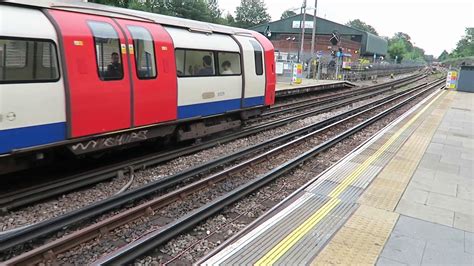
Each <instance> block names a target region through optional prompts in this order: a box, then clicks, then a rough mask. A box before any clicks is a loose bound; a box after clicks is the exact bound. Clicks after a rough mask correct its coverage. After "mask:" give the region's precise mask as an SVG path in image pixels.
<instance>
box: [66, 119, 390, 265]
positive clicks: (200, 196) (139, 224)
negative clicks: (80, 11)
mask: <svg viewBox="0 0 474 266" xmlns="http://www.w3.org/2000/svg"><path fill="white" fill-rule="evenodd" d="M372 113H374V112H372ZM366 116H367V115H364V117H366ZM394 117H396V116H394ZM394 117H389V118H388V119H385V120H384V124H382V125H379V126H378V127H374V128H373V129H372V130H373V131H371V130H370V129H369V132H366V133H365V134H361V136H358V135H359V134H358V135H355V136H354V137H353V138H351V141H352V142H349V144H346V145H349V146H350V147H352V146H351V145H353V144H354V143H360V142H362V141H363V140H365V139H366V138H368V137H369V136H371V135H372V133H374V132H376V131H378V130H379V129H380V128H381V127H383V126H384V125H385V124H386V123H388V122H390V121H391V119H393V118H394ZM362 120H364V119H362V118H358V119H355V120H351V121H350V122H349V123H345V124H344V125H340V126H338V128H336V129H331V130H327V131H325V132H324V133H323V134H320V135H318V136H315V137H313V138H312V139H311V140H310V141H305V142H303V143H301V144H300V145H299V146H298V147H297V148H292V149H291V150H289V151H286V152H284V153H282V154H279V155H277V156H274V157H272V160H271V161H266V162H265V163H260V164H259V167H253V168H249V169H246V170H244V171H241V172H238V173H235V174H233V175H232V178H231V179H229V180H225V181H221V182H219V183H216V184H214V185H213V187H212V188H205V189H203V190H201V191H200V192H198V193H193V194H192V195H189V196H187V197H185V198H183V199H181V200H179V201H177V202H175V203H173V204H171V205H168V206H166V207H165V208H163V209H160V210H159V212H158V213H156V214H155V215H152V216H150V217H148V218H142V219H139V220H136V221H133V222H131V223H129V224H127V225H125V226H122V227H119V228H117V229H115V230H113V231H112V232H109V233H108V234H106V235H103V236H101V237H99V238H96V239H94V240H92V241H90V242H88V243H84V244H82V245H80V246H78V247H76V248H74V249H73V250H70V251H68V252H67V253H64V254H60V255H59V256H58V260H59V262H60V263H65V264H68V263H74V264H89V263H91V262H93V261H94V260H96V259H97V258H98V257H100V256H101V255H103V254H106V253H108V252H110V251H112V250H114V249H116V248H118V247H120V246H122V245H124V244H126V243H129V242H131V241H134V240H136V239H138V238H139V237H140V236H142V235H144V234H146V233H147V232H150V231H153V230H156V229H157V228H159V227H162V226H163V225H164V224H166V223H167V222H169V221H172V220H174V219H177V218H178V217H181V216H182V215H184V214H186V213H188V212H189V211H191V210H193V209H195V208H198V207H200V206H202V205H204V204H206V203H207V202H209V201H211V200H213V199H215V198H216V197H218V196H220V195H222V194H223V193H225V192H228V191H230V190H232V189H235V188H236V187H238V186H239V185H242V184H243V183H246V182H248V180H250V179H252V178H254V177H255V176H258V175H260V174H263V173H265V172H267V171H268V170H270V169H272V168H274V167H275V166H278V165H279V164H281V163H283V162H285V161H287V160H288V158H293V157H295V156H297V155H298V154H301V153H302V152H303V151H305V150H308V149H310V148H312V147H313V146H314V145H315V144H316V143H321V142H322V141H324V140H326V139H328V138H329V137H332V136H334V135H336V134H338V133H340V132H342V131H343V130H346V129H347V128H349V127H352V126H354V125H355V124H357V123H359V122H361V121H362ZM338 146H340V144H339V145H338ZM336 148H337V147H336ZM341 150H342V151H343V152H342V153H341V152H340V151H341ZM338 151H339V153H336V154H332V155H334V157H327V154H326V153H325V154H324V155H322V156H318V157H317V158H316V159H314V160H311V162H310V163H309V164H306V166H305V167H304V168H303V170H301V169H300V170H296V171H294V173H295V175H296V176H297V180H290V181H289V182H290V183H294V184H287V183H288V181H287V182H284V184H281V186H279V187H280V188H285V190H286V188H287V187H288V186H290V187H291V188H292V189H290V190H288V192H290V193H291V191H293V190H294V189H296V188H297V187H299V186H300V185H302V184H304V182H303V183H300V182H301V181H302V180H306V181H307V180H309V179H310V178H311V177H312V176H314V174H315V172H316V173H317V172H319V171H322V170H324V169H326V168H327V167H328V166H330V165H331V164H333V163H334V162H335V161H336V160H337V158H338V157H341V156H343V155H344V154H346V153H347V152H348V151H350V150H347V147H344V148H342V149H341V147H339V148H338ZM329 153H331V152H329ZM320 157H322V158H320ZM314 163H316V164H315V165H314ZM311 164H313V165H311ZM308 166H309V167H310V169H311V171H307V169H308ZM313 168H314V169H313ZM305 169H306V171H305ZM285 178H287V177H285ZM289 178H292V177H289ZM293 181H295V182H293ZM296 181H298V182H296ZM278 182H280V181H277V182H276V183H278ZM295 184H298V185H297V186H296V187H293V186H294V185H295ZM270 187H272V185H270ZM262 191H265V189H263V190H262ZM257 195H259V193H257ZM284 195H287V194H284ZM282 196H283V194H282V195H278V196H277V198H278V199H277V200H276V199H275V197H273V198H272V197H267V198H268V199H270V200H271V202H272V204H276V202H278V201H280V200H282V199H283V197H284V196H283V197H282ZM244 202H245V200H244ZM272 204H269V202H266V203H264V204H263V205H264V206H267V207H268V206H271V205H272ZM237 206H239V203H238V204H237ZM243 206H244V208H248V207H250V209H247V210H250V212H249V213H246V217H244V218H246V219H245V220H247V221H250V220H252V219H253V218H255V217H257V216H259V215H260V214H261V213H262V212H263V211H264V210H265V209H264V208H261V206H258V205H256V204H254V203H252V202H249V203H248V204H247V203H245V204H243ZM233 212H235V211H233ZM237 213H239V212H237ZM221 216H222V215H221ZM249 218H250V219H249ZM217 219H218V221H219V220H221V221H227V220H228V219H232V217H227V218H226V217H225V216H223V217H219V216H218V218H217ZM210 221H212V219H211V220H210ZM213 225H215V224H213V223H211V226H213ZM199 228H200V227H198V228H197V229H195V231H194V232H193V234H188V237H191V238H192V237H193V235H194V236H198V235H199V233H200V232H201V233H202V232H205V234H207V233H210V232H211V228H216V227H209V229H208V230H205V231H203V230H201V229H199ZM202 228H204V229H205V227H202ZM233 232H235V229H234V230H232V229H229V230H227V231H225V232H224V238H225V235H232V234H233ZM222 240H223V239H222ZM176 241H178V242H179V239H178V240H176ZM220 241H221V240H217V242H220ZM186 242H187V241H184V242H183V243H186ZM217 242H216V244H218V243H217ZM169 245H171V246H170V247H171V248H170V251H171V253H178V252H179V251H180V250H182V249H180V248H174V247H176V246H177V245H174V246H173V244H169ZM183 245H184V244H183ZM167 246H168V245H167ZM178 246H179V245H178ZM196 247H197V251H199V252H202V251H203V248H202V246H201V245H200V244H199V245H197V246H196ZM207 247H210V245H207ZM211 247H212V245H211ZM164 248H165V250H161V252H163V253H168V252H166V247H164ZM204 250H205V249H204ZM188 255H189V256H191V257H188V258H186V261H187V262H188V263H190V262H191V261H193V260H195V258H194V257H192V255H191V253H190V254H188ZM159 256H160V255H159ZM159 258H160V260H163V256H161V257H159ZM142 262H147V263H150V262H152V259H151V257H150V258H148V259H145V260H144V261H142Z"/></svg>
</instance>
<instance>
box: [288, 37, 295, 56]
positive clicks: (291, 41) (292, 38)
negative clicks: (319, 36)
mask: <svg viewBox="0 0 474 266" xmlns="http://www.w3.org/2000/svg"><path fill="white" fill-rule="evenodd" d="M286 40H287V41H289V42H290V45H289V46H288V57H289V56H290V55H291V44H293V41H294V40H296V37H295V36H293V37H291V36H290V37H287V38H286Z"/></svg>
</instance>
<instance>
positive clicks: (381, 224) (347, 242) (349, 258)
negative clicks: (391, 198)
mask: <svg viewBox="0 0 474 266" xmlns="http://www.w3.org/2000/svg"><path fill="white" fill-rule="evenodd" d="M397 219H398V214H396V213H393V212H388V211H384V210H380V209H376V208H372V207H368V206H360V207H359V208H358V209H357V210H356V212H355V213H354V215H353V216H352V217H351V218H349V220H348V221H347V223H346V224H345V225H344V226H343V227H342V228H341V229H340V230H339V231H338V232H337V233H336V235H335V236H334V238H333V239H332V240H331V241H330V242H329V244H327V246H326V247H325V248H324V249H323V250H322V251H321V253H319V255H318V256H317V257H316V258H315V259H314V260H313V262H312V265H327V264H343V265H354V264H367V265H369V264H370V265H373V264H375V262H376V261H377V258H378V256H379V254H380V252H381V251H382V248H383V246H384V245H385V242H386V240H387V238H388V237H389V236H390V233H391V231H392V229H393V226H394V225H395V223H396V221H397Z"/></svg>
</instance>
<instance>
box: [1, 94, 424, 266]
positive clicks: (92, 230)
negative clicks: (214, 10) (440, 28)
mask: <svg viewBox="0 0 474 266" xmlns="http://www.w3.org/2000/svg"><path fill="white" fill-rule="evenodd" d="M423 86H424V85H421V86H416V87H414V88H412V89H410V90H408V91H404V92H399V93H396V94H394V95H390V96H388V97H385V98H384V99H379V100H377V101H374V102H372V103H370V104H366V105H364V106H361V107H358V108H355V109H353V110H351V111H348V112H346V113H343V114H340V115H338V116H336V117H333V118H330V119H328V120H325V121H322V122H319V123H316V124H314V125H309V126H307V127H305V128H302V129H298V130H295V131H293V132H290V133H288V134H285V135H282V136H279V137H276V138H274V139H271V140H268V141H267V142H266V143H263V144H260V145H266V146H270V145H274V144H275V143H281V142H286V141H288V140H291V139H293V140H291V141H289V142H286V143H285V144H283V145H281V146H279V147H277V148H274V149H272V150H270V151H267V152H265V153H263V154H261V155H257V156H255V157H254V158H252V159H249V160H246V161H244V162H242V163H239V164H238V165H235V166H232V167H230V168H228V169H225V170H223V171H221V172H219V173H216V174H213V175H211V176H209V177H206V178H203V179H201V180H199V181H197V182H194V183H192V184H189V185H187V186H185V187H182V188H180V189H178V190H175V191H173V192H170V193H168V194H166V195H163V196H160V197H158V198H155V199H153V200H151V201H149V202H146V203H144V204H141V205H139V206H136V207H134V208H132V209H129V210H126V211H124V212H122V213H120V214H117V215H115V216H112V217H110V218H108V219H105V220H103V221H100V222H98V223H96V224H93V225H91V226H88V227H86V228H83V229H81V230H79V231H77V232H74V233H72V234H71V235H68V236H65V237H63V238H60V239H57V240H55V241H52V242H50V243H48V244H46V245H44V246H41V247H39V248H36V249H34V250H31V251H29V252H26V253H24V254H22V255H20V256H18V257H15V258H13V259H12V260H10V261H8V263H7V264H11V265H15V264H35V263H38V262H40V261H41V259H42V258H43V257H44V256H45V254H46V253H49V254H50V256H52V254H58V253H61V252H64V251H65V250H67V249H68V248H70V247H73V246H74V245H78V244H80V243H82V242H84V241H87V240H90V239H92V238H94V237H95V236H97V235H98V234H102V233H105V232H106V231H110V230H113V229H115V228H116V227H118V226H121V225H123V224H125V223H127V222H130V221H132V220H135V219H137V218H139V217H141V216H143V215H147V214H150V213H153V211H154V210H155V209H157V208H159V207H162V206H164V205H166V204H169V203H170V202H173V201H175V200H176V199H178V198H180V197H183V196H186V195H188V194H190V193H192V192H193V191H195V190H197V189H200V188H202V187H205V186H206V185H208V184H209V183H216V182H219V181H220V180H222V179H225V178H227V177H229V176H230V174H231V173H232V172H234V171H237V170H240V169H242V168H243V167H247V166H249V165H254V164H255V163H256V161H258V160H262V159H263V158H266V157H268V156H270V155H271V154H273V153H275V152H279V151H282V150H284V149H285V148H288V147H289V146H290V145H293V144H295V143H299V142H301V141H304V140H305V139H307V138H309V137H312V136H314V135H315V134H317V133H319V132H321V131H324V130H327V129H328V128H329V127H333V126H335V125H338V124H341V123H343V122H344V121H346V120H348V119H352V118H354V117H356V116H360V115H362V114H364V113H367V112H370V111H373V110H376V109H377V108H379V107H380V106H381V105H384V104H387V103H390V102H393V101H395V100H398V99H400V98H401V97H405V96H407V95H409V94H411V93H413V92H414V91H416V90H419V89H421V88H422V87H423ZM370 106H372V107H370ZM338 120H339V121H338ZM331 123H332V124H331ZM329 124H330V125H329ZM304 134H306V135H304ZM301 135H304V136H303V137H298V136H301ZM256 146H259V145H256ZM247 150H249V151H252V150H253V149H251V147H250V148H247ZM197 174H200V173H197Z"/></svg>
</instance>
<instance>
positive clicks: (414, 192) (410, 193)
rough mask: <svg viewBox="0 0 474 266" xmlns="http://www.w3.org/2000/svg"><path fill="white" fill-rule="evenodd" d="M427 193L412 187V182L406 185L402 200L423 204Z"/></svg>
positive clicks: (426, 198)
mask: <svg viewBox="0 0 474 266" xmlns="http://www.w3.org/2000/svg"><path fill="white" fill-rule="evenodd" d="M428 194H429V192H428V191H426V190H422V189H419V188H417V187H416V186H413V182H412V183H410V185H408V187H407V189H406V191H405V193H404V194H403V198H404V199H406V200H409V201H413V202H416V203H420V204H425V203H426V201H427V200H428Z"/></svg>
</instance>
